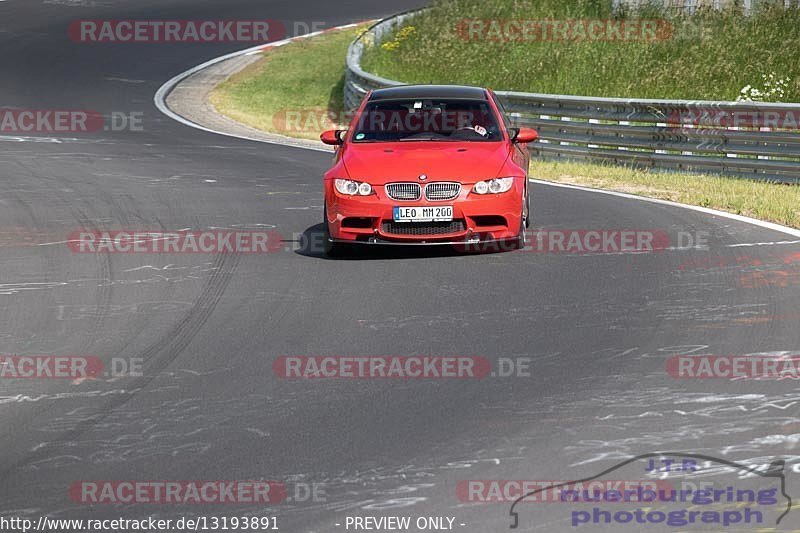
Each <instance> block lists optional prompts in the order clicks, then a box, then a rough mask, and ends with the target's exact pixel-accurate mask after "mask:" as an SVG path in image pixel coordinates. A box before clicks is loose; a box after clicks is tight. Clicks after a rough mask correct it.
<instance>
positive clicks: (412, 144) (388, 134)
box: [321, 85, 537, 255]
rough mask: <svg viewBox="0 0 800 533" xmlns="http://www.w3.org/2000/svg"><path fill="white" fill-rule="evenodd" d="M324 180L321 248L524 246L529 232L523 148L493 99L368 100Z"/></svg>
mask: <svg viewBox="0 0 800 533" xmlns="http://www.w3.org/2000/svg"><path fill="white" fill-rule="evenodd" d="M321 139H322V142H324V143H325V144H329V145H334V146H337V151H336V157H335V162H334V165H333V167H332V168H331V169H330V170H328V172H326V173H325V219H324V226H325V243H326V244H325V246H326V252H327V253H328V254H329V255H334V254H335V253H337V252H339V251H341V249H342V247H343V245H348V244H402V245H409V244H413V245H420V244H423V245H437V244H450V245H463V246H470V245H479V244H481V243H501V242H502V243H509V242H510V243H512V246H513V247H518V246H521V245H524V242H525V229H526V228H527V227H528V225H529V224H530V202H529V196H528V165H529V163H530V155H529V153H528V150H527V148H526V144H527V143H530V142H534V141H535V140H536V139H537V133H536V131H535V130H533V129H529V128H519V129H518V128H512V127H511V124H510V122H509V121H508V119H507V117H506V115H505V113H504V111H503V108H502V105H501V104H500V102H499V100H498V99H497V97H496V96H495V94H494V93H493V92H492V91H491V90H488V89H481V88H477V87H461V86H444V85H418V86H403V87H395V88H390V89H381V90H376V91H372V92H370V93H369V94H368V95H367V96H366V97H365V98H364V101H363V102H362V104H361V106H360V107H359V109H358V110H357V111H356V113H355V115H354V117H353V120H352V122H351V124H350V127H349V129H348V130H345V131H342V130H332V131H326V132H325V133H323V134H322V136H321Z"/></svg>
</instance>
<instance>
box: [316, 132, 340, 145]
mask: <svg viewBox="0 0 800 533" xmlns="http://www.w3.org/2000/svg"><path fill="white" fill-rule="evenodd" d="M342 133H344V130H328V131H325V132H323V133H322V135H320V136H319V138H320V140H321V141H322V142H323V143H325V144H329V145H331V146H341V145H343V144H344V141H343V140H342Z"/></svg>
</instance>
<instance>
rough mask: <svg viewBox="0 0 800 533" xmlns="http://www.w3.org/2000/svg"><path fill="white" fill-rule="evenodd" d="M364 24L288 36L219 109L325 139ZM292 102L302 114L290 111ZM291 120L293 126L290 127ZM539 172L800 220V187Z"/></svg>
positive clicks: (568, 170)
mask: <svg viewBox="0 0 800 533" xmlns="http://www.w3.org/2000/svg"><path fill="white" fill-rule="evenodd" d="M355 36H356V32H354V31H353V30H345V31H342V32H335V33H328V34H324V35H322V36H319V37H314V38H311V39H307V40H303V41H299V42H296V43H292V44H288V45H286V46H283V47H280V48H277V49H274V50H272V51H269V52H267V53H266V54H265V55H264V57H262V58H261V59H260V60H259V61H258V62H257V63H255V64H253V65H251V66H250V67H249V68H247V69H245V70H243V71H242V72H240V73H238V74H236V75H234V76H233V77H232V78H230V79H229V80H227V81H226V82H224V83H223V84H221V85H220V86H219V87H217V88H216V90H214V91H213V93H212V95H211V101H212V103H213V104H214V105H215V107H216V108H217V110H219V111H221V112H222V113H224V114H226V115H228V116H230V117H231V118H233V119H234V120H237V121H239V122H242V123H245V124H249V125H251V126H254V127H256V128H259V129H262V130H265V131H269V132H273V133H281V134H285V135H290V136H294V137H300V138H307V139H319V133H320V131H322V130H323V129H326V128H327V127H329V126H330V123H326V121H333V122H335V120H333V119H335V118H336V117H340V116H341V112H342V88H343V86H342V84H343V74H342V65H343V64H344V57H345V53H346V51H347V46H348V44H349V42H350V41H351V40H352V39H354V38H355ZM286 110H292V112H294V113H297V116H299V117H301V118H299V119H297V120H295V118H292V117H289V119H288V120H287V117H286V115H285V112H286ZM287 126H291V127H287ZM531 176H532V177H536V178H538V179H543V180H547V181H554V182H559V183H569V184H575V185H585V186H589V187H595V188H600V189H609V190H616V191H622V192H628V193H632V194H639V195H642V196H650V197H654V198H661V199H665V200H672V201H677V202H682V203H686V204H692V205H700V206H704V207H710V208H714V209H720V210H722V211H728V212H731V213H736V214H740V215H746V216H751V217H754V218H759V219H762V220H768V221H771V222H777V223H779V224H785V225H787V226H793V227H797V228H800V187H794V186H789V185H780V184H772V183H763V182H754V181H748V180H742V179H736V178H725V177H720V176H706V175H697V174H682V173H667V172H658V171H648V170H638V169H632V168H626V167H619V166H611V165H597V164H585V163H564V162H541V161H535V162H534V163H533V168H532V171H531Z"/></svg>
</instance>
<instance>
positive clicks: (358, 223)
mask: <svg viewBox="0 0 800 533" xmlns="http://www.w3.org/2000/svg"><path fill="white" fill-rule="evenodd" d="M470 191H471V187H468V186H466V185H465V186H464V187H463V188H462V191H461V193H460V194H459V196H458V197H457V198H455V199H453V200H445V201H430V200H426V199H425V198H421V199H420V200H414V201H400V200H393V199H391V198H389V197H388V196H386V194H385V192H384V189H383V187H380V186H378V187H375V194H373V195H371V196H344V195H341V194H339V193H338V192H337V191H336V190H335V189H334V188H333V185H332V183H331V182H326V185H325V202H326V206H327V214H328V220H327V224H328V230H329V232H330V238H331V240H332V241H334V242H346V243H363V244H386V245H392V244H412V245H413V244H424V245H435V244H452V245H458V244H462V245H463V244H466V243H476V242H501V241H507V240H511V239H516V238H517V237H518V235H519V230H520V227H521V222H522V221H521V217H522V206H523V191H522V184H521V183H515V184H514V187H512V188H511V190H509V191H508V192H505V193H502V194H497V195H477V194H473V193H471V192H470ZM443 205H452V206H453V222H452V223H417V222H403V223H396V222H394V207H395V206H422V207H437V206H443Z"/></svg>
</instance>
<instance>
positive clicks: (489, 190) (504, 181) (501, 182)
mask: <svg viewBox="0 0 800 533" xmlns="http://www.w3.org/2000/svg"><path fill="white" fill-rule="evenodd" d="M513 186H514V178H497V179H493V180H487V181H479V182H478V183H476V184H475V186H474V187H473V188H472V192H474V193H475V194H500V193H503V192H508V191H510V190H511V187H513Z"/></svg>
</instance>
